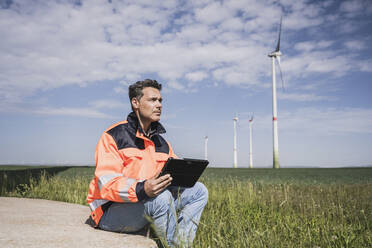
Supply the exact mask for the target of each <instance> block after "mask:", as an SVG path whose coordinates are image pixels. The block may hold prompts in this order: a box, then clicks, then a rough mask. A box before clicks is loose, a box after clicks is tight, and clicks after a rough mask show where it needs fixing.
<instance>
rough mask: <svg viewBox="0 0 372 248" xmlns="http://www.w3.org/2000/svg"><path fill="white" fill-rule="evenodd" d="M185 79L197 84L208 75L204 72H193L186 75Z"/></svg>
mask: <svg viewBox="0 0 372 248" xmlns="http://www.w3.org/2000/svg"><path fill="white" fill-rule="evenodd" d="M185 77H186V78H187V79H188V80H191V81H193V82H199V81H202V80H203V79H205V78H206V77H208V74H207V73H205V72H204V71H195V72H190V73H187V74H186V75H185Z"/></svg>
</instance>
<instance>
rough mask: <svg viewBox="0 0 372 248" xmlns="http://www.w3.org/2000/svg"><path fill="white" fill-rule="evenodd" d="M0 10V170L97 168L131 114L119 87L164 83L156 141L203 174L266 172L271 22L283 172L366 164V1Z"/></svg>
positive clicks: (369, 74)
mask: <svg viewBox="0 0 372 248" xmlns="http://www.w3.org/2000/svg"><path fill="white" fill-rule="evenodd" d="M157 2H158V3H156V2H155V1H144V0H141V1H114V0H112V1H98V0H97V1H93V0H92V1H72V0H71V1H37V0H33V1H29V0H27V1H26V0H24V1H9V0H7V1H4V0H1V1H0V7H1V8H0V33H1V39H0V135H1V139H0V147H1V149H0V163H1V164H9V163H13V164H20V163H43V164H50V163H53V164H55V163H68V164H94V151H95V146H96V143H97V140H98V138H99V136H100V135H101V134H102V132H103V131H104V130H105V129H106V128H107V127H108V126H109V125H111V124H113V123H115V122H117V121H120V120H122V119H125V118H126V116H127V114H128V113H129V111H130V106H129V101H128V97H127V88H128V85H129V84H131V83H133V82H136V81H138V80H142V79H145V78H152V79H156V80H158V81H159V82H161V83H162V84H163V87H164V88H163V91H162V94H163V98H164V104H163V116H162V123H163V125H164V126H165V128H166V129H167V134H166V135H165V137H166V138H167V139H168V140H169V141H170V142H171V144H172V146H173V148H174V150H175V152H176V153H177V154H178V155H179V156H180V157H193V158H203V157H204V137H205V136H206V135H208V137H209V141H208V144H209V146H208V159H209V160H210V161H211V166H225V167H230V166H232V163H233V121H232V119H233V117H234V114H235V113H236V114H237V115H238V118H239V122H238V166H239V167H247V166H248V161H249V153H248V151H249V142H248V141H249V129H248V120H249V118H250V115H251V114H252V113H254V123H253V166H254V167H270V166H272V127H271V126H272V89H271V87H272V86H271V85H272V84H271V59H270V58H269V57H268V56H267V55H268V54H269V53H270V52H272V51H273V50H274V49H275V46H276V42H277V36H278V27H279V21H280V16H283V27H282V39H281V51H282V53H283V55H282V57H281V65H282V71H283V76H284V81H285V87H284V89H283V88H282V87H281V84H280V81H279V80H280V79H279V77H277V81H278V82H279V83H278V89H277V90H278V127H279V161H280V164H281V167H290V166H298V167H308V166H322V167H335V166H360V165H366V164H372V153H371V148H370V147H372V100H371V94H372V81H371V78H372V59H371V55H372V48H371V45H370V44H372V31H371V30H372V29H371V25H372V2H371V1H369V0H365V1H364V0H350V1H336V0H335V1H333V0H326V1H303V0H283V1H273V0H241V1H240V0H236V1H232V0H231V1H209V0H205V1H201V0H198V1H196V0H195V1H192V0H191V1H173V0H166V1H157Z"/></svg>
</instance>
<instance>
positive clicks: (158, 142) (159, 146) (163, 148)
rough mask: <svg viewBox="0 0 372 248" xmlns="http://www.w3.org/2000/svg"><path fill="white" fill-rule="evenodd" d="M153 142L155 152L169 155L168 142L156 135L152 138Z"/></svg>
mask: <svg viewBox="0 0 372 248" xmlns="http://www.w3.org/2000/svg"><path fill="white" fill-rule="evenodd" d="M151 140H152V141H153V142H154V144H155V152H162V153H166V154H169V145H168V142H167V141H166V140H165V139H164V138H163V137H161V136H160V135H158V134H156V135H153V136H152V137H151Z"/></svg>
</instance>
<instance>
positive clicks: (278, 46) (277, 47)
mask: <svg viewBox="0 0 372 248" xmlns="http://www.w3.org/2000/svg"><path fill="white" fill-rule="evenodd" d="M281 33H282V17H280V25H279V37H278V44H276V49H275V52H279V51H280V35H281Z"/></svg>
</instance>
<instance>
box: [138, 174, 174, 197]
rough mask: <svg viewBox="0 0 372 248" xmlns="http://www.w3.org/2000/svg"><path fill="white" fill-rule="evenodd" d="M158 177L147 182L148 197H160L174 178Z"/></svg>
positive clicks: (167, 175) (168, 176) (167, 176)
mask: <svg viewBox="0 0 372 248" xmlns="http://www.w3.org/2000/svg"><path fill="white" fill-rule="evenodd" d="M157 176H158V175H156V176H155V177H153V178H150V179H147V180H146V181H145V185H144V187H145V193H146V195H147V196H148V197H155V196H157V195H159V194H160V193H161V192H162V191H163V190H165V188H166V187H168V186H169V185H170V184H171V181H172V178H171V176H170V175H169V174H166V175H164V176H161V177H158V178H157Z"/></svg>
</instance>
